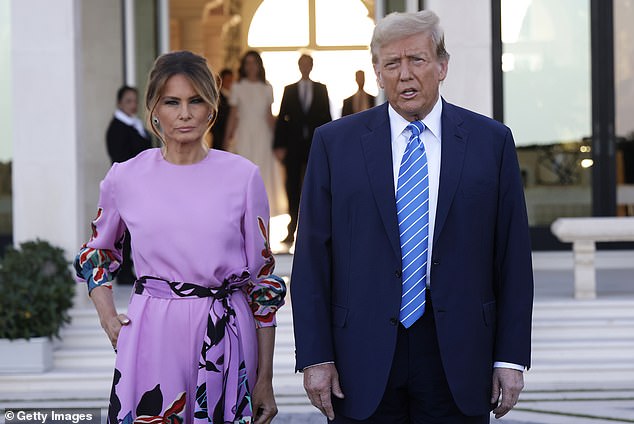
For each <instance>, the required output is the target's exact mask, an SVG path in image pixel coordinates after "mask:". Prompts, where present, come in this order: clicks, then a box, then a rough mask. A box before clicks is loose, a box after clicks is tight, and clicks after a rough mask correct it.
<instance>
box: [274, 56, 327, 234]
mask: <svg viewBox="0 0 634 424" xmlns="http://www.w3.org/2000/svg"><path fill="white" fill-rule="evenodd" d="M297 64H298V66H299V71H300V73H301V74H302V78H301V79H300V80H299V81H298V82H296V83H294V84H291V85H288V86H286V87H285V88H284V95H283V96H282V103H281V104H280V113H279V114H278V118H277V122H276V124H275V140H274V143H273V147H274V149H275V154H276V156H277V158H278V159H279V160H281V161H282V162H283V163H284V166H285V168H286V195H287V196H288V212H289V214H290V216H291V221H290V223H289V224H288V235H287V236H286V238H285V239H284V240H283V243H286V244H289V245H290V244H292V243H293V240H294V238H295V229H296V228H297V214H298V211H299V197H300V193H301V190H302V181H303V179H304V173H305V172H306V163H307V162H308V152H309V151H310V142H311V140H312V138H313V132H314V131H315V128H317V127H318V126H320V125H323V124H325V123H327V122H330V121H331V120H332V118H331V116H330V103H329V100H328V90H327V89H326V86H325V85H324V84H321V83H318V82H315V81H311V80H310V78H309V77H310V72H311V71H312V70H313V58H312V57H311V56H309V55H307V54H303V55H301V56H300V58H299V61H298V62H297Z"/></svg>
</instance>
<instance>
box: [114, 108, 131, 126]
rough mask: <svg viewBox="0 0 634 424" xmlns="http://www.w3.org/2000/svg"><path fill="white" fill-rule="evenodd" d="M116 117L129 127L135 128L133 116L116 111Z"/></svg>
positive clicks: (119, 110)
mask: <svg viewBox="0 0 634 424" xmlns="http://www.w3.org/2000/svg"><path fill="white" fill-rule="evenodd" d="M114 117H115V118H117V119H118V120H119V121H121V122H123V123H124V124H126V125H127V126H129V127H133V126H134V124H135V119H134V118H133V117H132V116H128V115H126V114H125V113H124V112H123V111H122V110H121V109H117V110H115V111H114Z"/></svg>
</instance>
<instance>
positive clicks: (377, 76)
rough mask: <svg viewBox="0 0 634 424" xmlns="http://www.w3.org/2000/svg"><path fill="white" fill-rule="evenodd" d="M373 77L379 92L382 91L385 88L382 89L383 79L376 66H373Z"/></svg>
mask: <svg viewBox="0 0 634 424" xmlns="http://www.w3.org/2000/svg"><path fill="white" fill-rule="evenodd" d="M374 75H376V83H377V85H378V86H379V88H380V89H381V90H383V89H384V88H385V87H383V77H382V76H381V71H379V69H378V66H377V65H376V64H375V65H374Z"/></svg>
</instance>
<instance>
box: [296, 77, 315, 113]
mask: <svg viewBox="0 0 634 424" xmlns="http://www.w3.org/2000/svg"><path fill="white" fill-rule="evenodd" d="M298 88H299V102H300V103H301V105H302V109H303V110H304V113H306V112H308V110H309V109H310V105H311V104H312V103H313V82H312V81H311V80H309V79H307V80H305V79H301V80H299V86H298Z"/></svg>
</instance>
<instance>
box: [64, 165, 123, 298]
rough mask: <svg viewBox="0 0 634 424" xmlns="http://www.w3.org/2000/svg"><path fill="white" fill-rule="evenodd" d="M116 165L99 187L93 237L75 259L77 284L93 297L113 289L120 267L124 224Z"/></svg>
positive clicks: (93, 222)
mask: <svg viewBox="0 0 634 424" xmlns="http://www.w3.org/2000/svg"><path fill="white" fill-rule="evenodd" d="M116 165H117V164H116V163H115V164H113V166H112V168H111V169H110V171H109V172H108V174H107V175H106V177H105V178H104V179H103V181H102V182H101V185H100V194H99V204H98V209H97V217H96V218H95V219H94V220H93V221H92V225H91V226H92V236H91V237H90V240H89V241H88V242H87V243H86V244H84V245H83V246H82V248H81V249H80V250H79V253H78V254H77V256H76V257H75V262H74V266H75V272H76V274H77V281H79V282H85V283H87V284H88V292H89V293H90V292H91V291H92V290H93V289H94V288H95V287H99V286H105V287H108V288H112V280H113V279H114V278H115V277H116V275H117V272H118V271H119V267H120V265H121V258H122V254H121V251H122V248H123V238H124V237H125V228H126V227H125V224H124V223H123V221H122V220H121V217H120V216H119V211H118V210H117V207H116V204H115V200H114V196H113V193H114V187H113V186H114V174H115V170H116V169H115V168H116Z"/></svg>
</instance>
